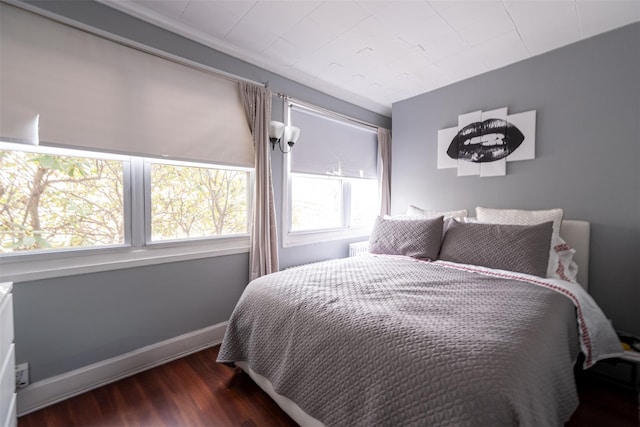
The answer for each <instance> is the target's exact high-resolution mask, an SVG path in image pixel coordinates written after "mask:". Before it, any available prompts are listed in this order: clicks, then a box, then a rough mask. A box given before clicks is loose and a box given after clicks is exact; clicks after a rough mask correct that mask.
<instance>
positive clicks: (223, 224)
mask: <svg viewBox="0 0 640 427" xmlns="http://www.w3.org/2000/svg"><path fill="white" fill-rule="evenodd" d="M148 167H149V168H150V182H151V186H150V188H151V191H150V193H151V194H150V195H151V204H150V205H151V206H150V207H151V215H150V216H151V218H150V224H151V236H150V237H151V239H150V240H151V241H152V242H157V241H162V240H177V239H188V238H201V237H209V236H223V235H230V234H246V233H248V232H249V223H248V217H247V212H248V194H249V193H248V191H249V172H248V171H244V170H237V169H217V168H212V167H210V166H205V165H201V166H189V165H185V164H181V165H178V164H166V163H158V162H148Z"/></svg>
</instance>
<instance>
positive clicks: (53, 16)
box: [1, 0, 265, 86]
mask: <svg viewBox="0 0 640 427" xmlns="http://www.w3.org/2000/svg"><path fill="white" fill-rule="evenodd" d="M1 2H2V3H7V4H9V5H11V6H14V7H17V8H19V9H22V10H25V11H27V12H31V13H33V14H35V15H39V16H42V17H44V18H47V19H50V20H52V21H55V22H57V23H59V24H62V25H65V26H67V27H70V28H73V29H75V30H78V31H82V32H84V33H87V34H91V35H93V36H96V37H100V38H102V39H105V40H108V41H110V42H113V43H117V44H119V45H121V46H124V47H128V48H130V49H134V50H137V51H139V52H142V53H146V54H148V55H153V56H155V57H158V58H160V59H164V60H166V61H171V62H173V63H175V64H178V65H182V66H185V67H188V68H191V69H193V70H196V71H201V72H204V73H206V74H209V75H212V76H214V77H218V78H222V79H225V80H228V81H231V82H233V83H239V82H247V83H253V84H257V85H260V86H265V83H262V82H256V81H254V80H250V79H246V78H244V77H240V76H236V75H234V74H231V73H227V72H225V71H221V70H218V69H216V68H213V67H210V66H208V65H205V64H201V63H199V62H196V61H192V60H190V59H187V58H184V57H182V56H178V55H174V54H172V53H169V52H165V51H163V50H160V49H156V48H154V47H151V46H147V45H145V44H142V43H139V42H136V41H133V40H131V39H128V38H126V37H122V36H118V35H116V34H113V33H110V32H108V31H105V30H101V29H99V28H95V27H92V26H91V25H88V24H84V23H82V22H79V21H76V20H74V19H71V18H67V17H66V16H62V15H58V14H57V13H55V12H51V11H48V10H45V9H40V8H39V7H37V6H33V5H31V4H28V3H23V2H22V1H20V0H1ZM105 6H106V7H109V6H107V5H105ZM115 10H117V9H115ZM150 25H153V24H150ZM158 28H160V29H162V28H161V27H158Z"/></svg>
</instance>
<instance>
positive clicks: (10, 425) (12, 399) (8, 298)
mask: <svg viewBox="0 0 640 427" xmlns="http://www.w3.org/2000/svg"><path fill="white" fill-rule="evenodd" d="M11 289H12V284H11V283H0V426H1V427H15V426H16V425H17V424H18V420H17V418H16V373H15V369H16V368H15V366H16V363H15V347H16V346H15V344H14V343H13V297H12V295H11Z"/></svg>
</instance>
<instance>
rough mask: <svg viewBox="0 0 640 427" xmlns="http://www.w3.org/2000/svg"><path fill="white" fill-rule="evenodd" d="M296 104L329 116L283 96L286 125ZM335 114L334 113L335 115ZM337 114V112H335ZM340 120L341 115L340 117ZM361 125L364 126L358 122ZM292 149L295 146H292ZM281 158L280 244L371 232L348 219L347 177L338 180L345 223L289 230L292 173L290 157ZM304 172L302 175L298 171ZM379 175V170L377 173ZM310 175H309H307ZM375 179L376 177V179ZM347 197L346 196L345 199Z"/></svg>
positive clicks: (362, 235) (348, 190) (351, 236)
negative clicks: (340, 180)
mask: <svg viewBox="0 0 640 427" xmlns="http://www.w3.org/2000/svg"><path fill="white" fill-rule="evenodd" d="M294 105H296V106H298V107H301V108H304V109H307V110H310V111H314V112H316V113H318V114H321V115H323V116H327V117H329V116H330V115H331V114H332V112H330V111H328V110H324V109H319V108H318V109H315V108H312V107H311V106H310V105H307V104H303V103H297V102H296V101H294V100H292V99H289V98H284V99H283V113H284V121H285V123H286V124H287V125H291V108H292V107H293V106H294ZM336 115H337V114H336ZM337 116H339V115H337ZM340 119H341V120H344V118H342V117H340ZM361 126H363V127H364V126H365V125H362V124H361ZM294 150H295V148H294ZM283 156H284V159H283V162H282V215H281V216H282V220H281V221H282V222H281V225H282V247H283V248H289V247H294V246H301V245H309V244H313V243H320V242H325V241H335V240H347V239H353V238H365V237H368V236H369V235H370V234H371V229H370V227H365V226H356V227H351V226H350V225H348V224H349V222H350V209H351V205H350V203H345V202H346V201H349V202H350V201H351V199H350V194H351V186H350V185H349V183H348V182H346V181H348V179H347V178H346V177H345V179H344V180H343V183H342V206H341V211H342V223H343V224H347V225H343V226H340V227H332V228H325V229H317V230H300V231H292V230H291V209H292V206H291V202H292V194H291V188H292V187H291V180H292V178H293V176H292V175H295V174H293V173H292V172H291V156H290V155H289V154H284V155H283ZM377 168H378V171H379V169H380V160H379V159H378V165H377ZM298 175H305V174H298ZM378 175H379V173H378ZM309 176H311V175H309ZM378 182H379V178H378ZM347 197H348V198H347Z"/></svg>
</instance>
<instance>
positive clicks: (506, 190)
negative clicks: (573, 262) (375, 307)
mask: <svg viewBox="0 0 640 427" xmlns="http://www.w3.org/2000/svg"><path fill="white" fill-rule="evenodd" d="M503 106H506V107H508V108H509V113H512V114H513V113H520V112H524V111H528V110H536V111H537V126H536V132H537V135H536V159H535V160H529V161H520V162H513V163H508V165H507V176H505V177H493V178H480V177H477V176H476V177H456V171H455V169H440V170H439V169H437V168H436V152H437V151H436V149H437V131H438V129H443V128H447V127H451V126H455V125H456V124H457V117H458V114H461V113H466V112H470V111H475V110H478V109H484V110H490V109H493V108H498V107H503ZM639 123H640V24H634V25H631V26H627V27H624V28H622V29H619V30H616V31H612V32H609V33H606V34H603V35H600V36H596V37H593V38H590V39H587V40H584V41H581V42H579V43H576V44H573V45H569V46H566V47H563V48H561V49H558V50H555V51H552V52H549V53H547V54H544V55H541V56H538V57H534V58H531V59H528V60H526V61H522V62H519V63H517V64H514V65H511V66H508V67H505V68H502V69H499V70H495V71H492V72H490V73H487V74H484V75H481V76H478V77H475V78H471V79H468V80H465V81H463V82H460V83H457V84H454V85H451V86H448V87H445V88H442V89H439V90H436V91H433V92H429V93H426V94H423V95H420V96H417V97H414V98H411V99H408V100H404V101H401V102H397V103H395V104H394V105H393V153H392V154H393V170H392V189H391V194H392V211H393V213H395V214H398V213H403V212H404V211H405V210H406V207H407V205H408V204H409V203H412V204H415V205H418V206H421V207H423V208H433V209H461V208H467V209H469V210H471V211H472V212H473V209H474V208H475V207H476V206H486V207H496V208H521V209H545V208H555V207H561V208H563V209H564V210H565V218H570V219H583V220H587V221H590V222H591V225H592V229H591V231H592V235H591V254H590V255H591V263H590V266H591V268H590V271H589V273H590V276H589V287H590V293H591V294H592V295H593V297H594V298H595V300H596V301H597V302H598V304H599V305H600V306H601V307H602V309H603V310H604V312H605V313H606V314H607V316H608V317H609V318H611V319H612V320H613V324H614V326H615V327H616V328H618V329H620V330H625V331H628V332H632V333H635V334H640V263H639V262H638V261H639V260H640V127H639V126H640V125H639Z"/></svg>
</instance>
